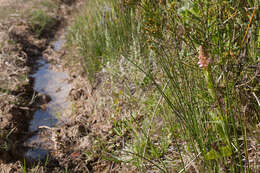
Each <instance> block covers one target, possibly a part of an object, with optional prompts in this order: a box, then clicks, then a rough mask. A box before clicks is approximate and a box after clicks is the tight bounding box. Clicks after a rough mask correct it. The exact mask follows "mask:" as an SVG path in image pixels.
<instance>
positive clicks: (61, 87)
mask: <svg viewBox="0 0 260 173" xmlns="http://www.w3.org/2000/svg"><path fill="white" fill-rule="evenodd" d="M63 45H64V40H58V41H55V42H54V43H53V47H54V50H55V51H59V50H60V49H61V48H62V46H63ZM35 65H36V67H37V70H36V72H35V73H34V74H32V75H31V77H32V78H33V79H34V90H35V91H36V92H37V93H38V94H42V95H47V96H48V97H50V99H51V101H50V102H48V103H47V104H46V105H44V108H39V109H38V110H36V111H35V113H34V116H33V119H32V120H31V122H30V126H29V132H36V134H35V135H33V136H32V137H31V138H29V139H28V140H27V141H26V142H25V143H24V146H25V147H27V148H28V150H27V151H26V153H25V158H26V159H27V160H31V161H33V160H38V159H43V158H45V157H46V155H47V154H48V153H49V152H50V151H51V150H52V149H53V141H52V139H51V138H52V137H51V136H50V135H44V134H42V133H40V131H41V129H40V128H42V127H44V128H47V130H48V129H51V128H52V127H55V126H57V125H59V124H62V120H64V119H66V116H69V115H70V113H71V112H70V111H71V107H72V104H71V102H70V101H69V100H68V95H69V92H70V90H71V87H72V86H71V84H70V83H69V82H68V80H69V76H68V74H67V73H66V72H60V71H56V70H53V69H51V65H50V64H49V63H48V62H47V61H46V60H45V59H44V58H42V57H39V58H38V60H37V62H36V64H35Z"/></svg>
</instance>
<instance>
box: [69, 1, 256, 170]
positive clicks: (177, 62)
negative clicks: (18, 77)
mask: <svg viewBox="0 0 260 173" xmlns="http://www.w3.org/2000/svg"><path fill="white" fill-rule="evenodd" d="M258 6H259V2H258V1H254V0H252V1H248V2H247V3H243V2H239V3H235V2H229V1H217V2H215V1H214V2H213V1H212V2H211V1H192V2H191V1H183V2H177V1H170V2H169V1H160V2H155V1H152V0H143V1H135V0H132V1H120V2H116V1H106V0H99V1H95V2H94V1H91V2H88V3H87V5H86V10H84V13H83V14H81V16H79V17H78V19H77V20H76V22H75V23H74V25H73V26H72V27H71V29H70V33H69V37H68V39H69V41H70V44H71V45H74V46H76V48H77V49H78V52H79V53H80V55H81V56H82V57H83V59H84V68H85V70H86V73H87V74H88V79H89V80H90V82H92V83H93V82H95V79H96V78H97V77H99V74H102V73H103V74H105V77H106V79H104V82H103V83H105V84H108V85H110V86H111V87H110V88H109V89H107V90H106V88H105V87H104V88H103V90H106V91H104V92H106V94H107V95H106V98H108V99H103V100H102V99H100V100H99V102H98V104H100V105H101V106H99V107H97V109H104V107H106V106H105V105H107V104H109V109H110V111H111V119H113V118H114V117H117V118H115V121H116V122H115V123H114V133H115V135H117V136H119V137H120V136H124V135H127V136H128V137H129V138H128V140H127V141H125V143H124V146H121V147H118V148H117V150H118V151H115V152H114V151H111V150H109V151H106V152H105V153H106V155H109V156H110V157H114V159H115V160H119V161H122V162H125V163H131V164H132V165H134V166H135V167H136V168H138V169H139V171H140V172H144V171H147V170H153V169H157V170H160V171H162V172H174V171H177V172H183V171H187V172H191V171H192V170H195V171H196V172H251V171H252V172H254V171H255V172H257V170H258V169H259V168H257V166H258V167H259V163H257V159H255V157H254V156H253V155H254V153H253V152H250V151H252V150H251V149H252V148H254V147H255V145H259V141H257V140H256V139H257V138H258V137H259V135H256V134H254V133H253V130H252V129H254V128H256V126H257V124H259V114H260V109H259V105H258V99H259V94H260V88H259V78H257V77H259V72H258V71H259V64H258V63H259V47H257V45H259V32H258V30H257V22H258V20H259V19H258V18H259V14H258V13H256V11H257V10H258ZM75 61H77V60H75ZM198 62H199V64H198ZM122 81H123V82H122ZM105 84H104V85H102V86H105ZM133 86H134V88H133ZM122 105H124V106H122ZM256 143H257V144H256ZM106 145H108V146H109V145H110V144H108V143H107V144H106ZM106 145H105V146H106ZM108 146H106V147H108ZM106 147H104V148H106ZM108 148H109V147H108ZM108 153H110V154H108ZM257 164H258V165H257Z"/></svg>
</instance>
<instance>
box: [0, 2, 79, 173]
mask: <svg viewBox="0 0 260 173" xmlns="http://www.w3.org/2000/svg"><path fill="white" fill-rule="evenodd" d="M71 2H72V1H71ZM75 4H76V2H75ZM59 5H60V6H59V10H57V13H56V14H55V15H53V16H52V17H53V18H54V20H53V21H55V23H54V24H53V23H52V25H51V26H50V27H46V28H45V30H44V32H43V33H44V34H42V35H40V36H39V35H35V33H34V32H33V29H32V26H31V24H30V23H28V22H26V21H24V20H22V19H19V20H15V21H12V20H11V21H4V22H6V23H8V25H6V23H4V22H3V23H4V24H2V23H1V26H5V27H2V28H1V33H3V35H4V36H3V37H4V38H3V39H2V40H1V48H2V49H1V52H0V56H1V64H0V65H1V72H0V73H1V81H2V84H1V86H0V94H1V95H0V99H1V104H0V108H1V116H0V126H1V131H0V132H1V135H0V144H1V145H0V146H1V148H0V167H1V168H0V169H1V171H5V172H9V171H11V170H13V171H14V170H16V171H17V172H20V171H19V169H20V168H21V165H22V163H23V160H24V156H25V154H26V151H28V150H27V149H26V148H27V147H28V146H26V145H24V143H25V141H28V139H30V138H31V137H33V136H34V135H35V133H37V132H38V130H32V129H34V127H33V126H32V125H31V124H32V120H33V119H34V118H33V115H34V113H35V112H37V110H38V111H39V110H40V109H43V107H44V106H45V104H46V103H48V102H50V101H51V100H47V101H46V96H48V95H47V94H45V93H43V94H39V93H40V92H39V90H37V87H36V88H34V87H33V86H34V84H35V83H37V81H35V80H34V76H33V75H32V74H33V73H35V71H36V70H37V69H38V68H39V67H36V66H35V65H34V64H35V63H36V61H37V60H39V59H40V58H39V57H41V56H43V54H44V53H43V52H44V50H46V49H47V48H48V46H49V45H50V43H51V42H52V41H53V40H54V39H55V36H56V35H57V32H58V31H60V30H62V28H63V27H65V25H66V20H67V19H66V18H69V14H70V13H71V10H72V9H73V8H75V7H74V6H73V4H69V5H70V6H69V5H67V4H66V3H63V2H61V3H59ZM1 36H2V35H1ZM6 39H7V40H9V41H7V40H6ZM58 44H59V43H58ZM58 44H56V45H55V44H54V45H53V47H54V49H57V46H58ZM2 45H3V46H2ZM10 57H13V58H10ZM41 60H43V59H41ZM45 65H46V64H45ZM30 75H31V76H30ZM51 75H52V74H51ZM7 81H10V82H7ZM61 90H62V89H61ZM67 90H69V89H67ZM67 92H68V91H67ZM52 99H53V100H55V99H57V98H52ZM52 103H53V104H59V102H58V103H57V102H52ZM34 120H35V119H34ZM49 160H54V159H49ZM53 164H54V165H55V164H56V161H54V162H53V161H50V164H49V165H53ZM56 166H58V165H56Z"/></svg>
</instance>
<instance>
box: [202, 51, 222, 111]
mask: <svg viewBox="0 0 260 173" xmlns="http://www.w3.org/2000/svg"><path fill="white" fill-rule="evenodd" d="M198 58H199V62H198V64H199V67H201V68H202V70H203V73H204V77H205V80H206V82H207V85H208V86H207V87H208V92H209V94H210V96H211V97H212V99H213V100H214V101H216V102H217V103H218V107H217V109H216V111H217V115H218V116H221V115H222V113H221V109H220V105H219V102H218V97H217V93H216V88H215V87H214V82H213V77H212V72H211V64H210V62H211V60H210V58H209V55H208V53H207V52H206V50H205V49H204V48H203V47H202V46H200V47H199V57H198Z"/></svg>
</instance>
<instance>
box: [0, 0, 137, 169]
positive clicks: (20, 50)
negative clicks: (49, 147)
mask: <svg viewBox="0 0 260 173" xmlns="http://www.w3.org/2000/svg"><path fill="white" fill-rule="evenodd" d="M82 3H83V1H81V0H75V2H74V1H59V7H58V10H56V13H54V14H52V15H54V16H55V17H56V19H57V24H56V25H54V26H53V27H52V28H50V30H49V31H48V34H44V35H43V36H42V37H41V38H39V37H36V35H35V34H34V33H33V32H32V29H31V26H30V24H29V23H28V20H27V19H24V18H22V16H23V15H22V16H19V15H14V13H13V11H15V14H17V13H19V12H20V11H21V10H22V11H26V9H30V8H32V6H35V4H33V3H31V1H28V3H27V2H26V3H22V2H21V1H19V0H12V1H10V0H0V9H3V8H6V7H12V8H14V9H15V10H11V11H8V12H7V13H5V14H4V16H5V18H1V14H0V76H1V77H0V127H1V129H0V173H2V172H3V173H11V172H22V170H23V169H24V168H25V167H26V169H27V171H28V172H64V171H66V170H67V171H68V172H132V171H130V169H129V170H128V169H127V168H126V167H122V166H121V165H120V164H118V163H114V162H112V161H106V160H104V159H102V157H101V151H102V150H104V148H102V145H101V144H100V142H101V141H110V142H111V143H116V142H118V141H120V139H117V140H111V139H112V138H113V133H111V131H112V128H113V127H112V125H111V124H112V123H111V122H110V121H109V117H108V112H106V111H101V112H99V113H98V114H97V115H98V116H92V114H93V111H94V110H95V105H96V102H95V101H96V98H97V97H99V94H100V93H99V90H98V85H97V86H95V87H93V86H90V85H89V83H88V82H87V80H86V79H85V77H84V73H83V71H81V70H80V69H81V64H80V62H79V63H78V64H74V65H73V67H70V66H68V64H67V63H66V62H67V61H66V60H65V56H66V55H67V54H69V52H68V51H67V49H66V47H65V48H63V49H62V50H60V51H58V52H57V51H54V48H53V46H52V45H51V44H50V43H51V41H53V40H55V39H57V38H63V39H65V34H66V26H67V23H70V22H72V20H73V18H72V14H73V11H75V9H79V7H80V6H81V5H82ZM15 4H16V5H15ZM19 10H20V11H19ZM19 14H20V13H19ZM6 16H9V17H8V18H6ZM10 16H11V17H10ZM12 16H15V17H12ZM39 55H42V56H44V58H46V59H47V60H48V61H49V62H51V63H52V64H53V68H54V69H56V70H67V71H70V82H71V83H72V85H73V88H72V89H71V91H70V95H69V97H70V100H71V101H72V102H73V103H74V104H73V105H74V108H73V111H72V113H71V116H70V118H68V119H67V120H66V121H65V124H64V125H63V126H59V127H54V128H44V129H42V131H41V133H42V134H43V135H47V136H52V137H53V138H52V139H53V141H52V142H53V145H54V146H55V149H56V150H55V151H52V152H51V154H50V156H49V157H48V160H47V161H41V162H40V163H38V162H37V163H33V162H31V163H27V164H26V166H25V165H24V151H25V148H24V147H23V142H24V141H25V140H26V139H28V138H30V137H31V136H32V135H33V134H31V133H29V132H28V127H29V123H30V120H31V119H32V116H33V113H34V111H35V110H36V109H37V108H39V107H42V106H43V104H46V101H44V98H46V96H43V95H38V94H37V93H36V92H35V91H34V90H33V79H32V78H30V77H29V74H31V73H32V72H33V71H34V70H35V69H34V68H33V66H32V65H33V64H34V63H35V61H36V57H37V56H39ZM113 141H114V142H113ZM112 150H113V148H112Z"/></svg>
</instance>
